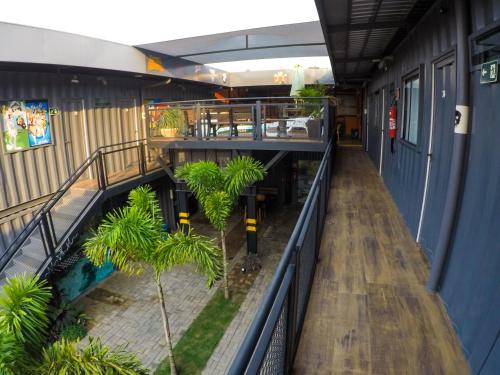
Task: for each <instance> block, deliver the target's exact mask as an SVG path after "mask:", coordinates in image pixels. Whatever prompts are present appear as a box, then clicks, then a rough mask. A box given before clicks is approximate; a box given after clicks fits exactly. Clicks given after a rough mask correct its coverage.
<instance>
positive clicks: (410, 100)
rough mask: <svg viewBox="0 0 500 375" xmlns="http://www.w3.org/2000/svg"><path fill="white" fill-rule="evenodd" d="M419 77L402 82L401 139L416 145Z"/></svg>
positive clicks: (412, 77)
mask: <svg viewBox="0 0 500 375" xmlns="http://www.w3.org/2000/svg"><path fill="white" fill-rule="evenodd" d="M419 88H420V77H419V76H418V75H415V76H411V77H409V78H407V79H405V81H404V92H403V96H404V97H403V98H404V103H403V128H402V133H401V138H402V139H404V140H405V141H407V142H409V143H411V144H414V145H416V144H417V139H418V124H419V122H418V112H419V108H418V107H419V102H420V100H419V93H420V89H419Z"/></svg>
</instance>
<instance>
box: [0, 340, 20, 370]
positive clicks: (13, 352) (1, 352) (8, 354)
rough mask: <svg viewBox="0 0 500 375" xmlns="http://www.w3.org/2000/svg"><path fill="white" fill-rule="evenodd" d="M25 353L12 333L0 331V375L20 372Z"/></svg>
mask: <svg viewBox="0 0 500 375" xmlns="http://www.w3.org/2000/svg"><path fill="white" fill-rule="evenodd" d="M24 358H25V353H24V351H23V347H22V345H19V343H18V342H17V340H16V338H15V337H14V335H12V334H11V333H9V332H5V331H2V332H0V375H17V374H20V373H21V370H20V369H21V368H22V367H24V366H20V365H21V364H22V363H23V362H24Z"/></svg>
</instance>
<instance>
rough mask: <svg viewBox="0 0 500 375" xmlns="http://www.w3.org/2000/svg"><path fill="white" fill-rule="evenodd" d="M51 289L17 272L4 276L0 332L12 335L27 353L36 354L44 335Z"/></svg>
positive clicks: (35, 278)
mask: <svg viewBox="0 0 500 375" xmlns="http://www.w3.org/2000/svg"><path fill="white" fill-rule="evenodd" d="M50 290H51V288H50V287H48V286H47V282H46V281H45V280H40V279H39V277H38V276H31V275H26V274H21V275H18V276H15V277H12V278H10V279H7V284H5V285H4V287H3V291H2V293H1V294H0V332H1V333H2V334H6V335H12V336H13V337H14V339H15V340H16V341H17V342H18V343H19V344H21V345H23V346H24V348H25V350H26V351H27V352H30V353H37V352H38V351H39V349H40V348H41V347H42V345H43V343H44V342H45V340H46V337H47V330H48V326H49V319H48V317H47V308H48V303H49V300H50V298H51V292H50Z"/></svg>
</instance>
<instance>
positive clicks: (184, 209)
mask: <svg viewBox="0 0 500 375" xmlns="http://www.w3.org/2000/svg"><path fill="white" fill-rule="evenodd" d="M176 185H177V189H176V190H177V202H178V205H179V224H180V226H181V228H182V231H183V232H184V234H187V233H188V231H189V225H190V220H189V205H188V194H189V190H188V188H187V185H186V183H185V182H178V183H177V184H176Z"/></svg>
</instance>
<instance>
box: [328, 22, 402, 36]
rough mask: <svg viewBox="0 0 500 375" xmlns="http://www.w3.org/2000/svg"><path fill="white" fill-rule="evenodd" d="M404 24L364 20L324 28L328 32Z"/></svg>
mask: <svg viewBox="0 0 500 375" xmlns="http://www.w3.org/2000/svg"><path fill="white" fill-rule="evenodd" d="M403 26H405V24H404V23H403V22H399V21H398V22H366V23H355V24H351V23H345V24H340V25H327V27H326V29H327V31H328V34H333V33H341V32H346V31H347V32H349V31H362V30H370V29H393V28H400V27H403Z"/></svg>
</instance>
